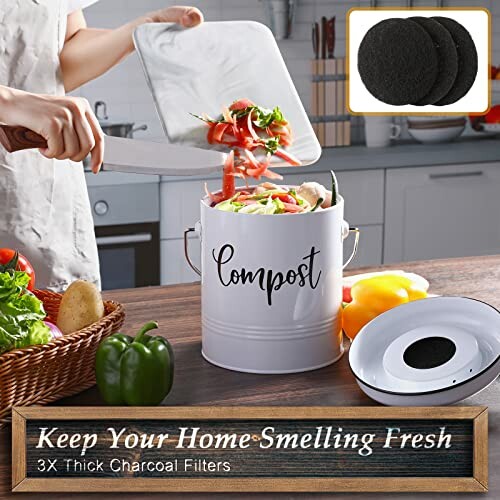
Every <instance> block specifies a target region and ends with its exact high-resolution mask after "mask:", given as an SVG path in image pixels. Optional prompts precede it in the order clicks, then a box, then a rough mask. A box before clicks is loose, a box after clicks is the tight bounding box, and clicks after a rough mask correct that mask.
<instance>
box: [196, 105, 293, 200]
mask: <svg viewBox="0 0 500 500" xmlns="http://www.w3.org/2000/svg"><path fill="white" fill-rule="evenodd" d="M249 108H250V109H249ZM276 109H277V111H276ZM276 109H275V110H273V111H272V115H270V114H269V113H271V112H270V111H269V110H265V109H264V108H260V107H258V106H255V104H254V103H253V102H252V101H250V100H249V99H239V100H237V101H234V102H233V103H232V104H231V106H229V108H226V107H224V108H223V110H222V118H221V119H219V120H212V119H210V118H209V117H207V116H206V115H203V116H201V117H198V118H200V119H202V120H203V121H204V122H205V123H206V124H207V126H208V132H207V141H208V143H209V144H223V145H224V146H227V147H228V148H230V149H231V150H232V152H231V154H230V155H229V156H228V158H227V161H226V164H225V165H224V174H223V181H222V195H221V196H220V195H213V194H211V193H209V192H208V191H207V195H208V196H209V198H210V200H211V201H212V203H219V202H220V201H223V200H227V199H228V198H231V197H232V196H234V194H235V193H236V188H235V179H234V178H235V177H240V178H242V179H245V182H246V180H247V178H249V177H253V178H254V179H257V180H259V179H260V178H261V177H267V178H269V179H282V178H283V177H282V176H281V175H279V174H277V173H275V172H272V171H271V170H269V166H270V165H271V156H272V154H275V155H276V156H278V157H279V158H281V159H282V160H284V161H286V162H288V163H289V164H290V165H294V166H295V165H300V161H299V160H298V159H297V158H295V157H294V156H293V155H292V154H290V153H288V152H287V151H285V150H284V149H282V148H283V147H288V146H290V145H291V144H292V136H291V131H290V127H289V125H288V122H287V121H286V120H284V119H283V118H282V115H281V112H280V111H279V108H276ZM269 120H273V121H271V122H269ZM256 123H257V124H261V127H259V126H257V125H256ZM264 127H265V128H264ZM278 145H279V146H281V147H278ZM257 149H258V150H259V152H260V151H263V152H265V154H266V156H265V158H264V159H262V160H259V159H257V158H256V156H255V154H254V152H255V151H256V150H257ZM241 151H244V152H245V155H242V154H241ZM247 186H248V184H247ZM289 203H290V204H296V202H295V200H293V202H292V201H291V200H289Z"/></svg>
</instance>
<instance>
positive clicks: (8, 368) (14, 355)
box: [0, 290, 125, 426]
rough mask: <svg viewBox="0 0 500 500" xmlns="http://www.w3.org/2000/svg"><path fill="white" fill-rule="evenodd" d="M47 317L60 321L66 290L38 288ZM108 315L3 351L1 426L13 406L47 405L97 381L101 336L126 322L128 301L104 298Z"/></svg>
mask: <svg viewBox="0 0 500 500" xmlns="http://www.w3.org/2000/svg"><path fill="white" fill-rule="evenodd" d="M35 295H36V296H37V297H38V298H39V299H40V300H41V301H42V302H43V304H44V307H45V311H46V312H47V320H48V321H52V322H55V319H56V318H57V313H58V311H59V303H60V302H61V298H62V295H61V294H58V293H54V292H49V291H45V290H36V291H35ZM104 309H105V316H104V317H103V318H102V319H101V320H100V321H98V322H97V323H94V324H93V325H91V326H88V327H87V328H84V329H82V330H79V331H77V332H75V333H72V334H69V335H65V336H64V337H62V338H59V339H56V340H54V341H52V342H50V343H49V344H44V345H33V346H29V347H25V348H23V349H16V350H13V351H9V352H6V353H4V354H2V355H0V426H1V424H5V423H7V422H10V418H11V410H12V407H13V406H26V405H32V404H38V405H44V404H47V403H50V402H52V401H56V400H57V399H60V398H64V397H66V396H72V395H73V394H77V393H79V392H81V391H83V390H85V389H88V388H89V387H91V386H93V385H94V384H95V374H94V359H95V353H96V350H97V347H98V345H99V343H100V342H101V340H102V339H104V338H105V337H108V336H109V335H111V334H112V333H115V332H117V331H118V330H119V329H120V328H121V326H122V325H123V321H124V319H125V313H124V310H123V306H122V305H121V304H117V303H115V302H111V301H105V302H104Z"/></svg>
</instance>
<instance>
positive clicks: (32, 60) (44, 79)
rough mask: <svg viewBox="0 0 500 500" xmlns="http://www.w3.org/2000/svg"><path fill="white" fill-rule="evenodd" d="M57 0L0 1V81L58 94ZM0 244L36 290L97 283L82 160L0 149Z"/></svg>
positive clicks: (61, 19)
mask: <svg viewBox="0 0 500 500" xmlns="http://www.w3.org/2000/svg"><path fill="white" fill-rule="evenodd" d="M66 16H67V13H66V5H65V1H64V0H0V85H6V86H9V87H14V88H17V89H21V90H26V91H28V92H35V93H41V94H52V95H63V94H64V87H63V84H62V81H61V74H60V67H59V52H60V50H61V48H62V45H63V42H64V35H65V31H66ZM0 247H9V248H14V249H17V250H19V252H20V253H22V254H24V255H25V256H26V257H27V258H28V260H29V261H30V262H31V264H32V265H33V267H34V268H35V272H36V286H37V288H48V289H51V290H56V291H61V290H63V289H65V288H66V287H67V286H68V285H69V284H70V283H71V282H72V281H74V280H75V279H77V278H80V279H85V280H88V281H92V282H94V283H96V284H98V285H99V264H98V256H97V247H96V243H95V236H94V228H93V223H92V215H91V209H90V203H89V198H88V193H87V189H86V185H85V176H84V172H83V168H82V166H81V164H79V163H74V162H71V161H69V160H63V161H59V160H50V159H47V158H45V157H43V156H42V155H41V154H40V153H39V152H38V150H31V151H19V152H17V153H13V154H8V153H6V152H5V150H4V149H3V148H2V147H1V146H0Z"/></svg>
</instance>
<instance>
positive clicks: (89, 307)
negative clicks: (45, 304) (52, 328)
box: [57, 280, 104, 335]
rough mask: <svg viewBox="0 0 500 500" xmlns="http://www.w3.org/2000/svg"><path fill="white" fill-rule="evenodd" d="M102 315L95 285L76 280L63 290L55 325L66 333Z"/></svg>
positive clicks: (94, 320) (100, 299)
mask: <svg viewBox="0 0 500 500" xmlns="http://www.w3.org/2000/svg"><path fill="white" fill-rule="evenodd" d="M103 316H104V304H103V302H102V297H101V294H100V292H99V290H98V289H97V287H96V286H95V285H94V284H93V283H90V282H88V281H83V280H78V281H74V282H73V283H71V285H70V286H69V287H68V288H67V290H66V291H65V292H64V295H63V297H62V299H61V304H60V305H59V314H58V316H57V326H58V327H59V329H60V330H61V331H62V332H63V334H64V335H66V334H68V333H73V332H76V331H78V330H81V329H82V328H85V327H86V326H89V325H91V324H92V323H95V322H96V321H99V320H100V319H101V318H102V317H103Z"/></svg>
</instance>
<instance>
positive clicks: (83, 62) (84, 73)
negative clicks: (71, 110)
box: [60, 17, 149, 92]
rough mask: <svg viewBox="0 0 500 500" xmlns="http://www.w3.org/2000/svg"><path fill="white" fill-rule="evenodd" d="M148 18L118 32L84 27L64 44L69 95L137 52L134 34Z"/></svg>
mask: <svg viewBox="0 0 500 500" xmlns="http://www.w3.org/2000/svg"><path fill="white" fill-rule="evenodd" d="M145 22H149V19H148V18H147V17H144V18H139V19H136V20H134V21H132V22H130V23H127V24H125V25H123V26H120V27H119V28H116V29H114V30H102V29H92V28H82V29H80V30H78V31H77V32H76V33H75V34H74V35H73V36H72V37H71V38H70V39H69V40H67V41H66V43H65V44H64V48H63V50H62V52H61V54H60V63H61V70H62V75H63V82H64V87H65V89H66V91H67V92H70V91H71V90H74V89H75V88H77V87H79V86H81V85H83V84H84V83H87V82H89V81H91V80H93V79H94V78H97V77H98V76H100V75H102V74H103V73H105V72H106V71H108V70H109V69H111V68H112V67H113V66H115V65H116V64H117V63H119V62H120V61H121V60H122V59H123V58H124V57H126V56H127V55H129V54H130V53H131V52H133V50H134V42H133V38H132V35H133V33H134V30H135V28H136V27H137V26H139V25H140V24H144V23H145Z"/></svg>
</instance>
